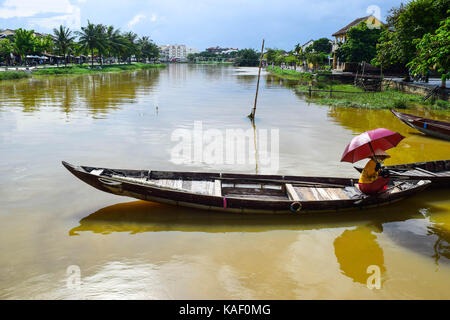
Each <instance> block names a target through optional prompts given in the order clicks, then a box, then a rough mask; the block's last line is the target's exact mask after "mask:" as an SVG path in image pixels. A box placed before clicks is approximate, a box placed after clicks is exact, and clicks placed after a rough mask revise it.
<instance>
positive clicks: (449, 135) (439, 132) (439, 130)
mask: <svg viewBox="0 0 450 320" xmlns="http://www.w3.org/2000/svg"><path fill="white" fill-rule="evenodd" d="M391 112H392V113H393V114H394V115H395V116H396V117H397V118H398V119H400V120H401V121H402V122H403V123H405V124H406V125H408V126H410V127H411V128H414V129H416V130H419V131H420V132H422V133H425V134H426V135H429V136H432V137H436V138H440V139H444V140H449V141H450V123H448V122H444V121H438V120H431V119H427V118H422V117H418V116H415V115H412V114H408V113H402V112H398V111H395V110H391Z"/></svg>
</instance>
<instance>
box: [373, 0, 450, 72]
mask: <svg viewBox="0 0 450 320" xmlns="http://www.w3.org/2000/svg"><path fill="white" fill-rule="evenodd" d="M449 6H450V2H449V1H448V0H413V1H411V2H409V3H408V4H406V5H401V6H400V7H398V8H393V9H391V10H390V11H389V13H390V14H389V15H388V17H387V28H386V29H384V30H383V32H382V34H381V37H380V43H379V45H378V46H377V55H376V58H375V59H374V60H373V63H375V64H376V65H383V66H388V65H393V64H400V65H403V66H406V65H407V64H408V63H409V62H410V61H412V60H413V59H414V58H415V56H416V50H417V49H416V43H415V41H416V39H421V38H422V37H423V36H424V35H425V34H427V33H433V32H434V31H435V30H436V29H437V28H439V23H440V21H441V20H443V19H445V18H446V17H447V16H448V14H447V12H448V10H449ZM408 78H409V76H408Z"/></svg>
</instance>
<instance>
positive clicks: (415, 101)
mask: <svg viewBox="0 0 450 320" xmlns="http://www.w3.org/2000/svg"><path fill="white" fill-rule="evenodd" d="M267 71H268V72H270V73H271V74H273V75H276V76H278V77H280V78H283V79H287V80H297V81H299V85H298V86H296V88H295V91H296V92H297V93H298V94H301V95H303V96H304V97H305V99H306V100H307V101H309V102H314V103H317V104H322V105H329V106H337V107H358V108H373V109H389V108H396V109H408V108H414V107H424V108H429V109H448V110H450V103H449V102H447V101H443V100H436V101H435V102H434V103H432V102H431V99H429V100H430V101H426V102H424V101H422V98H423V97H422V96H420V95H416V94H410V93H404V92H401V91H398V90H393V89H386V90H383V91H381V92H368V93H342V92H335V91H348V92H364V90H363V89H361V88H358V87H355V86H353V85H351V84H342V83H340V82H339V81H335V80H329V78H327V77H325V76H323V75H320V74H318V75H313V74H311V73H308V72H299V71H295V70H289V69H281V68H280V67H274V68H272V67H267ZM309 83H312V89H313V90H328V91H329V90H330V89H331V88H332V90H333V92H332V94H331V96H330V92H317V91H313V92H312V93H311V97H309V93H308V89H309V87H308V84H309Z"/></svg>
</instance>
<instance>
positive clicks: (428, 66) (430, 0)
mask: <svg viewBox="0 0 450 320" xmlns="http://www.w3.org/2000/svg"><path fill="white" fill-rule="evenodd" d="M449 6H450V2H449V1H448V0H413V1H411V2H409V3H408V4H406V5H403V4H401V5H400V6H399V7H395V8H392V9H391V10H390V11H389V14H388V16H387V19H386V22H387V23H386V25H384V26H382V27H381V28H379V29H371V28H368V27H367V25H366V23H360V24H359V25H357V26H354V27H352V28H351V29H350V30H349V32H348V33H347V41H346V42H345V43H344V44H341V45H340V46H339V49H338V50H337V52H336V56H337V57H338V58H339V59H340V60H341V61H345V62H362V61H366V62H370V63H371V64H373V65H375V66H377V67H380V68H388V67H392V66H396V67H400V68H402V69H405V70H408V71H409V72H407V74H406V76H405V80H406V81H410V75H412V76H415V77H417V76H418V77H426V76H427V75H428V74H429V73H430V72H431V71H435V72H438V73H440V74H441V80H442V86H443V87H445V81H446V79H449V78H450V74H449V66H450V32H449V26H450V20H449V16H450V7H449Z"/></svg>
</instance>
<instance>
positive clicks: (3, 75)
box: [0, 71, 30, 80]
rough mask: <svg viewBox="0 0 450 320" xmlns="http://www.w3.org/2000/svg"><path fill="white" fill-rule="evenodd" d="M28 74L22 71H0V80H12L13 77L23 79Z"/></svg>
mask: <svg viewBox="0 0 450 320" xmlns="http://www.w3.org/2000/svg"><path fill="white" fill-rule="evenodd" d="M29 76H30V74H29V73H26V72H24V71H2V72H0V80H14V79H23V78H28V77H29Z"/></svg>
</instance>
